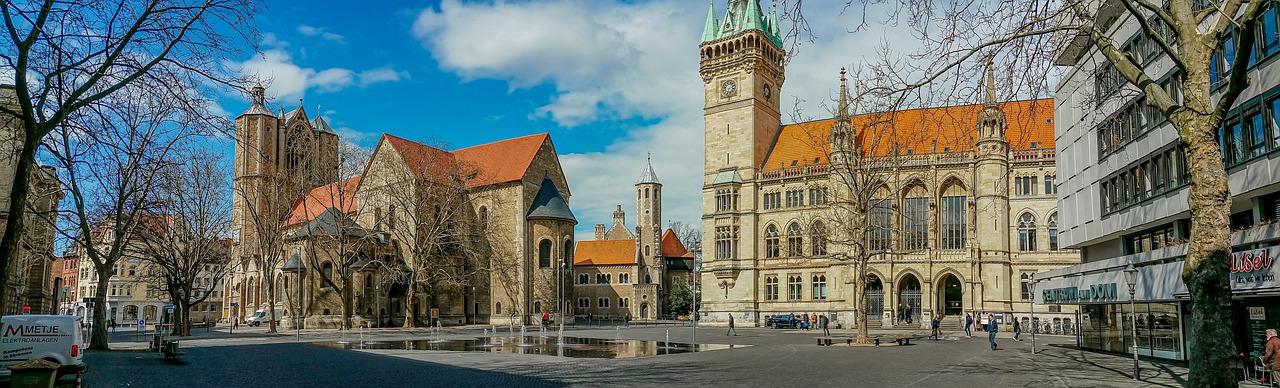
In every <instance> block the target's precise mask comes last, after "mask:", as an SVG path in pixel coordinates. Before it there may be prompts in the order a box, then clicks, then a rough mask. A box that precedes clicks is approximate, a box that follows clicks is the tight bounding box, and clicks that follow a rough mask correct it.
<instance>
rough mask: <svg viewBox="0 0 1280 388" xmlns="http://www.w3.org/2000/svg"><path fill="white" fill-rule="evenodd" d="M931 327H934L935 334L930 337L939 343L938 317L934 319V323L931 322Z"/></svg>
mask: <svg viewBox="0 0 1280 388" xmlns="http://www.w3.org/2000/svg"><path fill="white" fill-rule="evenodd" d="M929 326H932V327H933V334H932V335H930V336H929V337H930V338H933V340H934V341H937V340H938V317H933V322H930V324H929Z"/></svg>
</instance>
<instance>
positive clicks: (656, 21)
mask: <svg viewBox="0 0 1280 388" xmlns="http://www.w3.org/2000/svg"><path fill="white" fill-rule="evenodd" d="M714 3H715V4H716V7H717V8H718V10H717V11H718V13H719V15H718V16H719V17H723V16H724V12H725V10H724V1H722V0H716V1H714ZM699 4H701V5H699ZM842 5H843V2H841V1H838V0H821V1H814V2H806V10H807V11H808V12H807V13H806V14H807V15H808V16H809V22H810V23H811V27H812V28H814V34H815V35H816V36H817V38H818V40H817V41H816V42H812V43H805V45H804V46H802V51H801V54H800V56H798V57H796V58H795V59H794V60H793V61H792V62H791V63H790V64H788V67H787V71H786V73H787V80H786V84H785V85H784V87H783V88H782V90H781V91H780V93H779V95H780V98H782V99H783V100H782V101H783V109H784V111H787V112H784V113H783V118H782V119H783V122H792V121H793V119H792V116H793V115H792V114H790V113H789V112H790V111H792V110H793V109H792V106H793V104H794V103H795V101H796V100H800V102H799V103H798V107H799V111H800V112H801V117H800V118H801V119H806V118H816V117H829V116H830V115H831V112H830V109H829V108H828V107H829V106H830V105H831V104H830V103H829V101H830V100H831V99H832V98H834V94H835V93H834V91H835V90H836V89H838V87H839V82H838V77H839V71H840V67H843V66H853V65H855V64H857V63H860V62H862V61H863V60H864V58H863V56H864V55H866V56H868V57H867V58H866V59H871V58H870V57H869V56H871V55H874V54H875V52H876V50H875V48H876V46H877V45H879V44H880V43H881V42H882V39H889V42H890V43H891V44H893V45H895V46H897V47H912V46H910V45H911V44H913V43H912V41H913V39H914V38H913V37H912V36H911V35H910V34H909V33H905V32H904V31H905V29H893V28H886V29H877V30H876V31H868V32H863V33H858V34H849V33H848V32H847V30H848V29H849V28H851V25H850V23H853V21H854V20H857V19H858V18H859V17H860V16H861V15H851V14H844V15H841V14H839V13H835V12H821V10H838V9H841V8H842ZM766 6H767V4H766ZM706 9H707V8H706V3H705V2H704V3H698V2H689V1H680V0H649V1H645V0H640V1H623V0H614V1H587V0H551V1H543V2H538V3H536V4H531V3H524V2H519V3H516V2H503V1H497V2H484V3H462V2H459V1H457V0H445V1H443V2H442V3H441V4H440V5H439V6H437V7H434V8H430V9H426V10H424V11H422V12H421V13H420V14H419V15H418V18H417V20H416V22H415V23H414V26H413V29H412V33H413V36H414V37H416V38H417V39H418V40H419V41H420V42H421V43H422V45H423V47H424V48H426V49H427V50H428V51H429V52H430V53H431V55H432V56H433V57H434V58H435V60H436V61H437V62H438V64H439V66H440V67H441V68H442V69H443V70H446V71H450V72H452V73H455V74H457V75H458V76H460V77H462V78H463V79H467V80H470V79H498V80H504V81H506V82H508V84H509V85H510V87H511V88H513V89H522V88H531V87H534V86H539V85H550V86H552V87H553V88H554V90H555V92H554V93H553V95H552V97H550V100H549V101H546V102H545V103H544V104H543V105H542V106H540V107H537V108H536V109H534V110H532V111H531V112H529V113H528V114H529V115H530V116H532V117H540V118H548V119H551V120H553V121H555V122H556V123H558V124H560V125H562V126H565V127H573V126H576V125H581V124H584V123H592V122H602V121H603V122H609V121H618V122H626V121H627V119H632V118H637V117H640V118H645V119H655V120H656V122H657V123H656V124H653V125H650V126H645V127H635V128H620V129H619V130H620V131H625V136H623V137H620V138H618V139H617V140H616V141H615V142H614V143H613V144H610V145H608V146H607V147H605V149H603V150H599V151H594V152H586V153H577V154H565V155H562V156H561V164H562V165H563V166H564V169H565V173H566V175H568V178H569V182H570V185H571V189H573V194H574V196H573V197H572V199H571V203H572V207H573V209H574V213H575V214H576V215H577V216H578V218H579V220H580V221H581V222H582V223H581V224H579V226H578V231H579V233H580V234H582V235H580V236H579V237H580V238H579V239H584V238H585V239H590V238H591V230H592V228H593V226H594V224H595V223H606V224H607V223H609V222H610V221H609V219H610V218H611V213H612V211H613V209H614V206H615V204H621V205H622V207H623V209H624V210H626V211H627V213H628V215H627V216H628V220H629V225H631V226H634V223H635V214H634V213H635V210H634V209H635V199H634V198H635V194H634V184H635V182H636V180H637V178H639V175H640V172H641V171H642V169H643V168H644V163H645V154H646V152H652V153H653V167H654V169H655V172H656V173H657V174H658V177H659V178H660V180H661V181H662V183H663V184H664V187H665V190H664V196H665V198H664V200H665V201H664V202H665V203H664V214H663V218H664V223H665V222H666V221H685V222H688V223H692V224H695V225H698V224H700V219H701V214H702V198H701V195H702V194H701V186H702V179H703V175H702V174H703V171H702V168H700V166H702V164H703V154H704V152H703V145H702V144H703V121H702V91H703V84H702V80H701V79H700V78H699V76H698V50H697V46H698V43H699V39H700V38H701V36H702V28H703V23H704V21H705V18H706V13H705V12H706ZM850 12H859V13H860V12H861V10H860V9H856V8H855V9H853V11H850ZM871 18H872V17H870V16H869V17H868V20H871ZM495 21H497V22H495ZM783 23H784V26H783V28H784V29H785V28H786V25H785V23H787V22H786V21H783ZM555 140H557V141H559V142H566V141H570V140H569V139H566V138H564V137H559V138H556V139H555Z"/></svg>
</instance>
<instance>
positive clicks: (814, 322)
mask: <svg viewBox="0 0 1280 388" xmlns="http://www.w3.org/2000/svg"><path fill="white" fill-rule="evenodd" d="M809 327H811V328H814V329H817V328H818V313H813V315H810V316H809Z"/></svg>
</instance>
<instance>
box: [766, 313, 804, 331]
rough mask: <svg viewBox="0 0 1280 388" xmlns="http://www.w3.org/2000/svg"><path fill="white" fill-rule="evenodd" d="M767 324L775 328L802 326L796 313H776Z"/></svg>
mask: <svg viewBox="0 0 1280 388" xmlns="http://www.w3.org/2000/svg"><path fill="white" fill-rule="evenodd" d="M766 325H768V326H769V327H772V328H774V329H781V328H787V329H794V328H797V327H800V321H799V320H798V318H796V316H795V315H792V314H787V315H775V316H773V317H770V318H769V321H768V322H766Z"/></svg>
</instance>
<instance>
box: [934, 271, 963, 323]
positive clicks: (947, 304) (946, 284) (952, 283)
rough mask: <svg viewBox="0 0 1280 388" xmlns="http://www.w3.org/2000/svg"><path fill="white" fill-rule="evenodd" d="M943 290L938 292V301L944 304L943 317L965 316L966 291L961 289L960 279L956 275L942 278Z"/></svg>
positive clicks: (947, 275)
mask: <svg viewBox="0 0 1280 388" xmlns="http://www.w3.org/2000/svg"><path fill="white" fill-rule="evenodd" d="M940 284H941V287H942V288H941V289H939V290H938V300H939V301H941V303H942V314H943V315H948V316H949V315H954V316H960V315H964V302H963V298H964V290H963V289H962V288H961V287H960V279H959V278H957V277H956V275H954V274H946V275H944V276H942V282H940Z"/></svg>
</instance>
